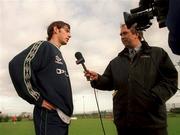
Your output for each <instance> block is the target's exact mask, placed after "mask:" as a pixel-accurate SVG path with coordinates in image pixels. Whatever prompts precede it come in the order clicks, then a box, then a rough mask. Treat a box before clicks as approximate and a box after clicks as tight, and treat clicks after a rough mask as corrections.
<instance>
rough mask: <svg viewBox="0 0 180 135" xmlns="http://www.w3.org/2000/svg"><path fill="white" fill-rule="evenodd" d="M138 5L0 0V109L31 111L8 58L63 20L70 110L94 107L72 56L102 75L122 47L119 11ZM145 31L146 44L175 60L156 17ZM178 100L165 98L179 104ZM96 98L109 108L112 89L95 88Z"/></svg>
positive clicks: (134, 0) (121, 0) (105, 0)
mask: <svg viewBox="0 0 180 135" xmlns="http://www.w3.org/2000/svg"><path fill="white" fill-rule="evenodd" d="M137 6H138V0H0V110H2V111H3V112H5V113H6V112H11V113H20V112H22V111H28V112H31V111H32V108H33V106H32V105H30V104H28V103H27V102H25V101H24V100H22V99H21V98H19V97H18V96H17V94H16V91H15V89H14V87H13V85H12V83H11V80H10V77H9V74H8V62H9V61H10V60H11V59H12V58H13V57H14V56H15V55H16V54H18V53H19V52H20V51H22V50H23V49H25V48H27V47H28V46H29V45H30V44H32V43H33V42H36V41H38V40H45V39H46V37H47V35H46V28H47V26H48V25H49V24H50V23H51V22H53V21H56V20H63V21H65V22H68V23H69V24H70V25H71V34H72V38H71V39H70V41H69V43H68V45H67V46H63V47H61V51H62V53H63V56H64V58H65V60H66V63H67V66H68V70H69V73H70V78H71V84H72V90H73V100H74V113H79V112H84V111H85V112H88V111H96V110H97V107H96V103H95V98H94V93H93V89H92V88H91V87H90V85H89V82H87V81H86V78H84V75H83V69H82V67H81V66H80V65H76V63H75V61H76V60H75V58H74V54H75V52H77V51H80V52H82V54H83V56H84V58H85V60H86V62H85V64H86V66H87V67H88V68H89V69H93V70H95V71H97V72H99V73H100V74H102V73H103V72H104V69H105V68H106V66H107V64H108V63H109V61H110V60H111V59H113V58H114V57H116V56H117V55H118V53H119V52H120V51H121V50H122V49H123V44H122V43H121V40H120V36H119V26H120V24H121V23H124V20H123V16H122V13H123V12H124V11H126V12H129V10H130V9H132V8H135V7H137ZM144 34H145V38H146V40H147V41H148V42H149V44H150V45H153V46H154V45H155V46H159V47H162V48H164V49H165V50H166V51H167V52H168V54H169V56H170V57H171V59H172V61H173V62H174V64H176V63H177V62H178V61H179V60H180V57H179V56H177V55H173V54H172V52H171V51H170V49H169V47H168V44H167V37H168V30H167V29H166V28H163V29H159V28H158V24H157V21H156V20H155V19H154V20H153V25H152V26H151V28H149V29H148V30H147V31H146V32H145V33H144ZM176 65H177V64H176ZM177 70H178V71H179V67H178V66H177ZM179 98H180V97H179V96H176V97H174V98H173V100H171V101H169V102H171V103H172V102H180V101H178V100H179ZM98 100H99V104H100V109H101V110H111V109H112V92H101V91H98Z"/></svg>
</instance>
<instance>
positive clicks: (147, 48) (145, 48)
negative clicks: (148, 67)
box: [118, 41, 151, 56]
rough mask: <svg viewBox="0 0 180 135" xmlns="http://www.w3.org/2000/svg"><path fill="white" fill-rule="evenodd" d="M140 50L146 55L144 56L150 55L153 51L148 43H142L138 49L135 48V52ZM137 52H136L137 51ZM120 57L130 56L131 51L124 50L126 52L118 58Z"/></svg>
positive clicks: (121, 53)
mask: <svg viewBox="0 0 180 135" xmlns="http://www.w3.org/2000/svg"><path fill="white" fill-rule="evenodd" d="M136 49H137V50H138V51H140V52H141V53H144V54H149V53H150V51H151V47H150V46H149V45H148V43H147V42H146V41H141V45H139V46H138V47H136V48H135V50H136ZM137 50H136V51H137ZM120 55H127V56H128V55H129V49H128V48H127V47H125V48H124V50H122V51H121V52H120V53H119V54H118V56H120Z"/></svg>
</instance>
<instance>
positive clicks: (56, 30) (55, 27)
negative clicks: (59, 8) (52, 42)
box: [53, 26, 59, 34]
mask: <svg viewBox="0 0 180 135" xmlns="http://www.w3.org/2000/svg"><path fill="white" fill-rule="evenodd" d="M58 32H59V28H58V27H57V26H54V27H53V33H54V34H56V33H58Z"/></svg>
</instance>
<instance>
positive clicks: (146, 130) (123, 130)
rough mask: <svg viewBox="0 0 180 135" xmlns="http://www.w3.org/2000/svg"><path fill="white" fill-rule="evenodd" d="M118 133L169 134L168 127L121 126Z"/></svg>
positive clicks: (133, 134) (121, 134) (126, 134)
mask: <svg viewBox="0 0 180 135" xmlns="http://www.w3.org/2000/svg"><path fill="white" fill-rule="evenodd" d="M116 129H117V132H118V135H168V132H167V128H166V127H165V128H131V127H128V128H119V127H117V126H116Z"/></svg>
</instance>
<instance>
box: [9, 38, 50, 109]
mask: <svg viewBox="0 0 180 135" xmlns="http://www.w3.org/2000/svg"><path fill="white" fill-rule="evenodd" d="M42 43H43V41H39V42H36V43H34V44H33V45H32V46H31V47H29V48H27V49H25V50H24V51H22V52H21V53H19V54H18V55H16V56H15V57H14V58H13V59H12V60H11V61H10V62H9V73H10V77H11V80H12V82H13V84H14V87H15V89H16V91H17V93H18V95H19V96H20V97H21V98H23V99H24V100H26V101H27V102H29V103H30V104H35V105H38V106H41V105H42V101H43V97H42V96H41V94H40V89H39V88H38V87H37V85H36V83H37V82H36V71H38V70H40V69H41V68H42V66H43V65H42V64H45V62H44V63H42V61H46V54H47V53H44V49H43V48H44V47H43V46H42Z"/></svg>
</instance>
